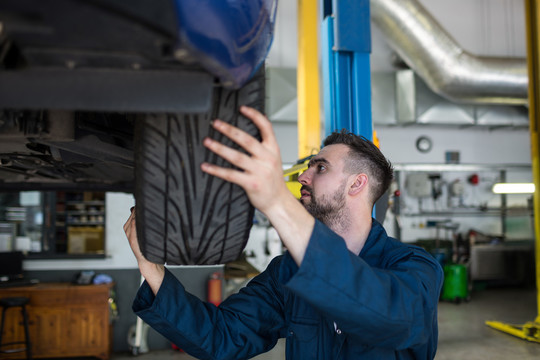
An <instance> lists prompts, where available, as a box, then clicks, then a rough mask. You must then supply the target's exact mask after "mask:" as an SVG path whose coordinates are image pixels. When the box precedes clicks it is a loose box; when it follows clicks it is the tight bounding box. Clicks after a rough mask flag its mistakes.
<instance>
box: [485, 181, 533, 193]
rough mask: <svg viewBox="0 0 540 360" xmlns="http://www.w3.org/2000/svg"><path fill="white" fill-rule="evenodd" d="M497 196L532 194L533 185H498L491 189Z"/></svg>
mask: <svg viewBox="0 0 540 360" xmlns="http://www.w3.org/2000/svg"><path fill="white" fill-rule="evenodd" d="M491 190H492V191H493V192H494V193H495V194H532V193H534V184H533V183H498V184H495V185H493V188H492V189H491Z"/></svg>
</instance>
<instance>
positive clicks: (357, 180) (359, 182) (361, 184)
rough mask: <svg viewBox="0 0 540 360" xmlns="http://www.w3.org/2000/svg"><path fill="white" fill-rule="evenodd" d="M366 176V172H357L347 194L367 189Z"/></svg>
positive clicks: (354, 193)
mask: <svg viewBox="0 0 540 360" xmlns="http://www.w3.org/2000/svg"><path fill="white" fill-rule="evenodd" d="M367 184H368V176H367V175H366V174H357V175H355V176H354V181H353V183H352V184H351V186H350V187H349V195H352V196H354V195H357V194H359V193H360V192H362V191H363V190H364V189H367Z"/></svg>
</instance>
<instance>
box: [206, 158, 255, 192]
mask: <svg viewBox="0 0 540 360" xmlns="http://www.w3.org/2000/svg"><path fill="white" fill-rule="evenodd" d="M201 170H202V171H204V172H205V173H207V174H209V175H213V176H216V177H218V178H220V179H223V180H225V181H228V182H232V183H233V184H237V185H241V186H242V184H244V185H245V182H246V176H245V173H243V172H240V171H238V170H234V169H228V168H223V167H220V166H216V165H213V164H209V163H206V162H205V163H202V164H201Z"/></svg>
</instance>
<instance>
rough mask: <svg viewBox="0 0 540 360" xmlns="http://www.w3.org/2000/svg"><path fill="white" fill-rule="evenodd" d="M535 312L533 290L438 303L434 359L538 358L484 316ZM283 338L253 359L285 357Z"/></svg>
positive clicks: (539, 353) (531, 346)
mask: <svg viewBox="0 0 540 360" xmlns="http://www.w3.org/2000/svg"><path fill="white" fill-rule="evenodd" d="M536 315H537V306H536V290H535V289H515V288H497V289H487V290H482V291H475V292H473V293H472V296H471V301H470V302H467V303H461V304H454V303H447V302H441V303H440V304H439V347H438V351H437V356H436V360H458V359H459V360H461V359H467V360H476V359H482V360H483V359H490V360H498V359H500V360H503V359H504V360H508V359H520V360H528V359H539V358H540V344H537V343H531V342H527V341H525V340H521V339H518V338H516V337H513V336H510V335H507V334H505V333H502V332H500V331H497V330H494V329H492V328H490V327H488V326H486V325H485V321H487V320H496V321H502V322H505V323H513V324H522V323H525V322H528V321H533V320H534V319H535V317H536ZM284 354H285V342H284V341H280V342H279V343H278V345H277V346H276V348H274V349H273V350H272V351H270V352H268V353H266V354H262V355H259V356H257V357H256V358H255V359H257V360H283V359H285V355H284ZM134 358H135V357H134V356H132V355H131V354H114V355H113V356H112V358H111V360H128V359H129V360H133V359H134ZM136 358H138V360H188V359H195V358H193V357H191V356H189V355H186V354H182V353H179V352H176V351H172V350H160V351H150V352H149V353H147V354H141V355H138V356H136Z"/></svg>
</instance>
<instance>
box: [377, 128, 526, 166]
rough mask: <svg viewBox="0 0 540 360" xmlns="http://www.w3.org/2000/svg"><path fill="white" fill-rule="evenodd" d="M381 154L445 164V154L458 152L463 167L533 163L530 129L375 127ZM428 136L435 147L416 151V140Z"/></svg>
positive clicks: (406, 160)
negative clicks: (424, 151)
mask: <svg viewBox="0 0 540 360" xmlns="http://www.w3.org/2000/svg"><path fill="white" fill-rule="evenodd" d="M375 130H376V131H377V135H378V137H379V140H380V144H381V145H380V146H381V150H382V152H383V153H384V154H385V155H386V156H387V157H388V158H389V159H390V161H392V162H393V163H444V162H445V152H446V151H459V153H460V162H461V163H463V164H467V163H468V164H506V163H511V164H514V163H518V164H530V162H531V150H530V135H529V132H528V131H527V130H512V129H511V128H502V129H499V130H493V131H490V130H488V129H485V128H484V129H482V128H472V127H470V128H464V129H459V128H456V127H454V128H451V127H439V126H430V127H418V126H416V127H377V126H376V127H375ZM421 135H426V136H428V137H429V138H431V140H432V143H433V148H432V150H431V151H430V152H428V153H421V152H419V151H418V150H417V149H416V139H417V138H418V137H419V136H421Z"/></svg>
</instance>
